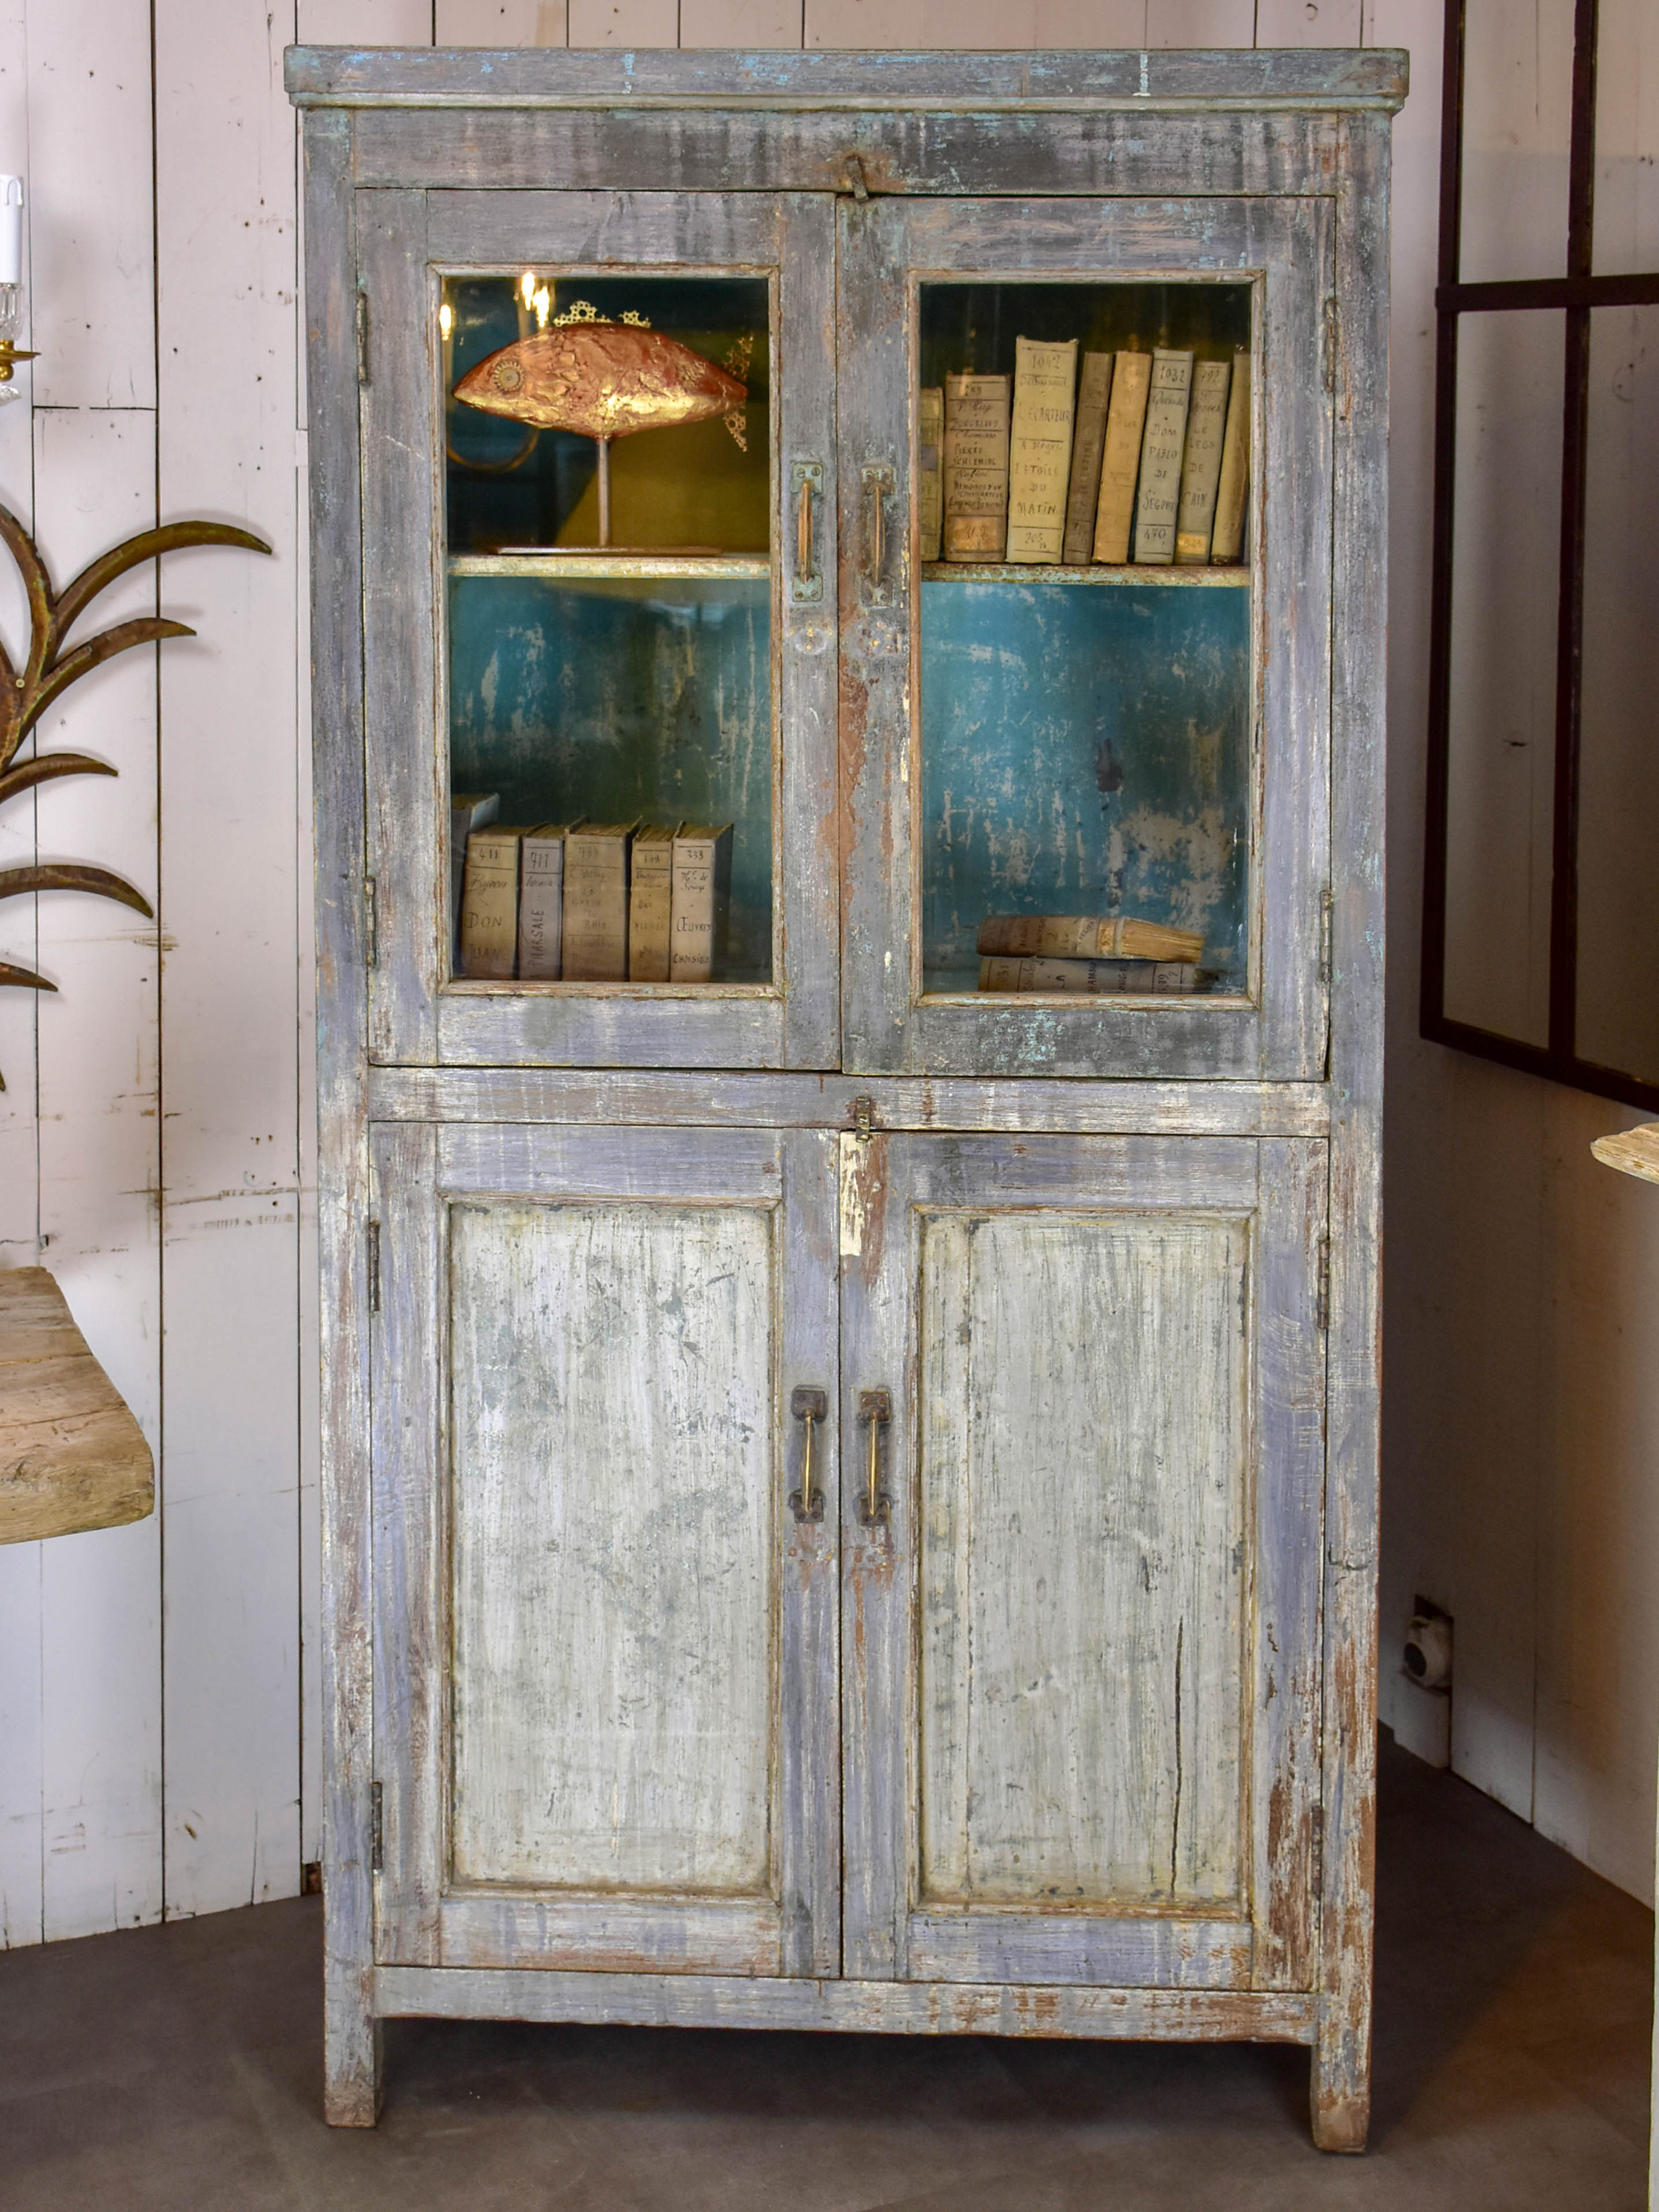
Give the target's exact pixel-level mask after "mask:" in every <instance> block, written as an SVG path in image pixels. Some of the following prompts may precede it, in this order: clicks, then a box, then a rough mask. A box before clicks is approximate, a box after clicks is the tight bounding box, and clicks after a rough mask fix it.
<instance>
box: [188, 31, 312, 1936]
mask: <svg viewBox="0 0 1659 2212" xmlns="http://www.w3.org/2000/svg"><path fill="white" fill-rule="evenodd" d="M291 27H292V15H291V13H290V15H289V30H290V31H291ZM284 40H285V33H284V30H283V24H282V21H281V19H280V17H273V16H272V15H271V14H270V11H269V10H268V9H267V8H266V7H265V6H264V4H263V0H228V4H227V5H225V6H223V7H222V8H221V9H220V10H219V11H218V14H217V16H216V30H215V35H214V37H213V38H212V40H209V41H206V42H204V40H203V39H202V36H201V20H200V10H199V8H198V7H197V4H196V0H160V4H158V6H157V8H156V10H155V67H156V115H157V126H158V145H157V164H156V221H157V241H156V256H157V291H158V299H159V305H160V316H161V327H162V330H163V332H164V334H165V335H164V341H163V345H162V349H161V377H160V386H159V392H160V410H159V418H158V419H159V426H160V427H159V445H160V453H159V465H160V480H161V511H162V513H163V515H164V516H165V517H167V518H168V519H171V518H173V517H175V516H183V515H198V514H207V515H212V516H214V517H216V518H218V519H222V520H228V521H233V522H234V523H236V524H237V525H239V526H241V527H242V528H245V529H251V530H252V531H254V532H256V533H258V535H260V536H262V537H264V538H266V539H268V540H269V541H270V542H271V543H272V544H274V546H275V549H276V550H275V555H274V557H272V558H270V559H266V558H264V557H262V556H258V555H256V554H251V553H247V552H243V551H240V550H229V549H226V548H223V547H207V548H201V549H197V550H190V551H185V552H183V553H177V554H173V555H170V556H168V558H167V562H165V563H164V564H163V570H162V586H161V588H162V595H163V603H164V605H166V607H167V610H168V611H170V612H173V613H174V614H175V615H176V616H177V617H179V619H181V620H184V621H187V622H189V623H191V625H192V626H193V627H194V628H195V629H197V631H198V633H199V635H198V636H197V638H196V639H194V640H192V641H189V642H188V643H185V642H183V641H178V642H174V643H173V644H172V645H170V646H168V647H167V648H166V649H165V650H164V651H163V652H162V653H161V656H160V658H161V851H162V854H163V866H162V873H161V922H162V926H163V928H164V929H165V932H166V933H167V939H168V941H169V946H170V950H169V952H168V957H167V981H166V989H165V992H164V994H163V998H162V1007H161V1016H162V1048H163V1057H164V1063H165V1066H166V1071H167V1118H166V1123H165V1134H164V1140H163V1143H164V1161H163V1175H164V1186H165V1189H166V1193H167V1200H166V1209H167V1211H166V1237H167V1294H166V1295H167V1366H166V1374H167V1420H166V1443H167V1500H168V1512H167V1559H166V1624H167V1626H166V1669H165V1673H166V1681H167V1796H168V1816H167V1836H168V1861H167V1910H168V1912H169V1913H170V1914H184V1913H190V1912H197V1911H213V1910H215V1909H216V1908H219V1907H222V1906H225V1905H237V1904H246V1903H248V1902H250V1901H258V1899H261V1898H263V1897H265V1896H289V1895H292V1894H294V1893H295V1891H296V1890H297V1888H298V1886H299V1809H298V1796H299V1774H298V1766H299V1762H298V1759H297V1756H296V1750H295V1742H294V1726H295V1712H296V1711H297V1707H298V1703H299V1697H300V1676H299V1584H298V1574H299V1528H298V1522H297V1513H298V1493H297V1486H296V1483H295V1463H296V1460H297V1456H298V1437H297V1432H296V1422H297V1416H298V1396H297V1385H296V1376H295V1368H296V1364H297V1363H298V1359H299V1356H300V1353H299V1312H298V1250H299V1196H298V1193H299V1172H300V1170H299V1159H298V1151H297V1130H298V1119H297V1112H296V1105H295V1102H296V1099H297V1095H298V1076H299V1070H298V1051H299V1035H298V1018H299V1010H298V1005H297V989H298V963H297V961H296V958H295V915H296V908H297V904H298V893H299V883H298V880H297V879H296V878H297V869H296V858H297V856H296V853H295V828H294V825H295V820H296V818H297V799H298V794H297V790H296V781H295V778H296V768H295V763H296V761H297V758H298V756H299V752H300V749H301V742H302V733H301V730H300V727H299V724H298V716H297V712H296V708H297V700H296V697H295V683H294V678H293V671H294V670H295V667H296V666H297V665H298V662H299V659H300V645H299V639H300V635H301V633H300V631H299V629H298V625H297V616H298V608H297V607H296V605H295V562H296V557H297V549H298V543H299V538H300V531H301V510H300V507H299V503H298V501H299V486H298V483H297V482H296V477H295V436H294V421H295V406H296V393H295V349H294V344H293V329H294V314H295V266H296V264H295V246H296V240H295V200H294V180H295V128H294V119H293V112H292V110H291V108H290V107H289V102H288V100H287V97H286V95H285V94H284V92H283V84H282V48H283V43H284ZM204 170H209V171H210V172H211V173H212V175H213V177H214V179H215V189H214V191H211V192H204V191H203V190H202V179H203V175H204ZM232 729H234V731H235V732H236V739H235V742H234V744H228V743H227V734H228V732H229V731H230V730H232ZM307 874H308V871H307ZM233 1716H234V1718H233Z"/></svg>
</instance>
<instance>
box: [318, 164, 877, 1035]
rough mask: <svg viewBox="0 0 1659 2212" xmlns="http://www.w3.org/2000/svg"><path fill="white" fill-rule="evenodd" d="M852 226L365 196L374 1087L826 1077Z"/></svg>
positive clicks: (605, 197) (496, 200)
mask: <svg viewBox="0 0 1659 2212" xmlns="http://www.w3.org/2000/svg"><path fill="white" fill-rule="evenodd" d="M832 228H833V219H832V216H831V213H830V210H829V204H827V203H826V202H825V201H823V200H822V199H807V198H799V197H796V198H791V197H781V196H772V197H762V196H758V195H756V196H749V195H744V196H741V197H730V198H724V197H716V196H712V195H704V196H699V195H688V196H680V195H669V194H636V195H625V194H624V195H617V194H614V193H602V194H586V193H580V192H569V193H551V192H550V193H516V192H515V193H467V192H433V193H417V192H409V193H405V192H383V191H376V192H368V193H365V194H363V195H362V198H361V201H360V232H359V238H360V270H361V274H362V302H363V309H362V312H363V323H364V330H363V336H364V358H363V371H364V375H365V377H366V384H365V389H364V394H363V422H364V431H363V453H364V464H363V465H364V495H365V505H366V515H365V522H366V530H365V538H366V560H365V569H366V599H367V643H366V665H365V696H366V705H367V713H368V761H369V807H368V815H369V836H370V848H371V849H370V858H369V870H370V872H371V874H372V875H373V877H374V892H375V902H376V922H377V935H378V939H379V946H378V956H379V957H378V962H377V965H376V969H375V974H374V989H373V993H372V1001H373V1012H372V1024H373V1042H374V1050H375V1053H376V1054H377V1056H379V1057H381V1058H384V1059H387V1060H404V1061H409V1060H416V1061H419V1060H434V1059H435V1060H441V1061H447V1062H451V1063H453V1062H463V1063H465V1062H471V1063H478V1062H489V1063H496V1064H502V1063H505V1064H536V1063H542V1064H574V1065H587V1066H606V1065H627V1064H634V1065H650V1064H665V1065H679V1066H700V1065H702V1066H707V1065H720V1066H825V1065H829V1064H832V1063H833V1060H834V1056H835V1054H836V1028H837V1021H836V942H835V931H836V882H835V870H834V847H833V842H832V840H831V837H830V836H829V827H830V825H831V824H832V823H833V817H834V779H833V769H832V750H833V737H832V705H831V702H832V700H833V694H834V684H835V655H834V653H833V650H831V647H832V643H833V636H834V609H835V580H834V567H833V555H834V527H833V516H832V513H831V507H832V505H833V502H832V501H831V500H830V499H829V498H828V497H827V496H826V492H827V489H828V485H829V468H830V465H831V459H832V454H831V442H830V441H831V435H832V428H833V425H832V420H831V394H832V392H833V364H832V362H831V360H830V358H829V301H830V299H831V296H832V288H833V250H832Z"/></svg>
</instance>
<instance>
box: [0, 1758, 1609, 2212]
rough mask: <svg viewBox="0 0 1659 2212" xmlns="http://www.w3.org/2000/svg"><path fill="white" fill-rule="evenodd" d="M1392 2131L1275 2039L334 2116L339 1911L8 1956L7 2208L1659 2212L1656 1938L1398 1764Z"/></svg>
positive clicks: (583, 2047) (1382, 2085)
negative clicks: (1320, 2119)
mask: <svg viewBox="0 0 1659 2212" xmlns="http://www.w3.org/2000/svg"><path fill="white" fill-rule="evenodd" d="M1383 1753H1384V1756H1383V1793H1382V1820H1381V1842H1380V1854H1381V1868H1380V1874H1379V1899H1378V1929H1377V2027H1376V2124H1375V2128H1374V2130H1373V2135H1372V2148H1371V2150H1370V2154H1368V2155H1367V2156H1366V2157H1364V2158H1363V2159H1331V2158H1324V2157H1322V2156H1321V2155H1320V2154H1318V2153H1317V2152H1316V2151H1315V2150H1314V2149H1313V2148H1311V2147H1310V2142H1309V2138H1308V2130H1307V2120H1306V2106H1307V2075H1308V2067H1307V2060H1306V2057H1305V2055H1304V2054H1303V2053H1300V2052H1297V2051H1287V2050H1280V2049H1274V2048H1267V2047H1263V2048H1260V2049H1254V2048H1250V2047H1248V2046H1243V2047H1237V2048H1199V2047H1190V2048H1183V2047H1182V2046H1179V2045H1122V2044H1117V2045H1113V2044H1095V2045H1078V2044H1070V2045H1067V2044H1059V2043H1045V2044H1037V2043H1017V2042H1008V2041H1002V2040H999V2039H991V2038H973V2039H960V2040H955V2041H952V2040H947V2039H939V2040H922V2039H917V2040H908V2039H896V2038H895V2039H888V2038H882V2037H873V2036H851V2037H836V2036H804V2035H775V2034H766V2035H744V2034H739V2033H726V2034H721V2033H702V2032H697V2033H686V2032H675V2031H672V2030H653V2029H645V2028H609V2029H593V2028H579V2027H522V2026H513V2025H505V2024H488V2025H478V2026H474V2025H468V2024H455V2023H445V2022H438V2021H402V2022H396V2023H393V2024H392V2026H391V2027H389V2029H388V2031H387V2037H386V2043H387V2052H386V2056H387V2093H386V2113H385V2117H384V2118H383V2119H382V2120H381V2123H380V2127H379V2128H378V2129H377V2130H375V2131H374V2133H372V2134H370V2133H355V2132H344V2133H340V2132H331V2130H328V2129H326V2128H325V2127H324V2126H323V2124H322V2122H321V2120H320V2118H319V2069H320V2063H321V2060H320V2038H319V1937H320V1918H319V1906H318V1904H317V1901H316V1900H315V1899H298V1900H295V1902H293V1903H291V1904H284V1905H264V1906H261V1907H258V1909H256V1910H254V1911H241V1912H227V1913H221V1914H218V1915H216V1916H214V1917H211V1918H208V1919H203V1920H195V1921H184V1922H175V1923H171V1924H170V1925H167V1926H166V1927H161V1928H148V1929H135V1930H133V1931H132V1932H131V1933H128V1934H122V1935H115V1936H94V1937H91V1938H89V1939H88V1940H87V1941H86V1942H78V1943H60V1944H52V1945H50V1946H47V1947H46V1948H39V1949H30V1950H22V1951H13V1952H9V1953H7V1954H3V1955H0V2206H3V2207H4V2208H5V2212H47V2208H50V2212H106V2208H107V2212H128V2208H131V2212H150V2208H152V2207H153V2208H157V2212H160V2208H163V2207H165V2208H167V2212H196V2208H198V2207H199V2208H202V2212H253V2208H258V2212H301V2208H303V2212H313V2208H317V2209H318V2212H359V2208H362V2212H369V2209H370V2208H373V2212H448V2208H451V2207H455V2208H461V2207H465V2212H508V2208H511V2212H521V2208H532V2207H533V2208H538V2212H539V2208H542V2207H548V2208H559V2212H669V2208H672V2212H702V2208H708V2212H750V2208H761V2207H765V2208H767V2212H781V2208H788V2212H797V2208H799V2212H870V2208H875V2207H883V2208H887V2212H901V2208H911V2209H912V2212H923V2208H927V2212H1084V2208H1088V2212H1142V2208H1146V2207H1151V2206H1159V2207H1179V2208H1182V2212H1208V2208H1211V2207H1216V2208H1221V2207H1225V2208H1227V2212H1256V2208H1261V2212H1268V2208H1271V2209H1272V2212H1300V2208H1302V2207H1306V2206H1322V2207H1323V2206H1337V2207H1346V2206H1357V2207H1367V2208H1369V2207H1386V2208H1388V2212H1482V2209H1483V2208H1486V2207H1492V2208H1494V2209H1495V2212H1496V2208H1502V2212H1534V2208H1536V2212H1546V2208H1547V2212H1575V2208H1577V2207H1580V2206H1583V2207H1591V2206H1594V2207H1597V2208H1602V2207H1606V2208H1610V2212H1611V2208H1620V2212H1623V2209H1624V2208H1629V2212H1636V2208H1638V2207H1640V2206H1642V2205H1644V2204H1645V2203H1646V2195H1645V2188H1644V2176H1645V2171H1646V2155H1647V2148H1646V2147H1647V2107H1648V2035H1649V2019H1650V1997H1651V1988H1652V1957H1653V1921H1652V1917H1651V1915H1650V1914H1649V1913H1647V1912H1645V1911H1644V1910H1643V1909H1642V1908H1641V1907H1640V1906H1639V1905H1636V1904H1634V1903H1633V1902H1632V1900H1631V1899H1629V1898H1627V1897H1626V1896H1624V1895H1623V1894H1622V1893H1620V1892H1619V1891H1618V1890H1615V1889H1613V1888H1612V1887H1609V1886H1608V1885H1607V1883H1606V1882H1603V1881H1598V1880H1597V1879H1596V1878H1595V1876H1594V1875H1590V1874H1588V1873H1587V1872H1585V1870H1584V1869H1583V1868H1582V1867H1579V1866H1577V1865H1576V1864H1575V1863H1574V1862H1573V1861H1572V1860H1571V1859H1570V1858H1568V1857H1566V1856H1565V1854H1564V1853H1563V1852H1560V1851H1558V1850H1554V1849H1553V1848H1552V1846H1551V1845H1549V1844H1546V1843H1544V1842H1542V1841H1541V1839H1540V1838H1538V1837H1537V1836H1536V1835H1535V1834H1534V1832H1532V1831H1531V1830H1530V1829H1529V1828H1527V1827H1525V1826H1522V1823H1521V1822H1520V1821H1518V1820H1512V1819H1511V1818H1510V1816H1509V1815H1508V1814H1505V1813H1504V1812H1502V1811H1500V1810H1499V1809H1498V1807H1497V1806H1495V1805H1493V1804H1492V1803H1491V1802H1489V1801H1488V1800H1487V1799H1486V1798H1483V1797H1481V1796H1479V1795H1478V1794H1477V1793H1476V1792H1475V1791H1474V1790H1470V1789H1468V1788H1467V1787H1466V1786H1465V1785H1464V1784H1462V1783H1459V1782H1456V1781H1454V1780H1452V1779H1451V1778H1449V1777H1448V1776H1445V1775H1439V1774H1434V1773H1431V1771H1429V1770H1428V1769H1427V1768H1426V1767H1424V1766H1421V1765H1419V1764H1418V1763H1417V1762H1416V1761H1415V1760H1413V1759H1409V1758H1408V1757H1407V1756H1406V1754H1405V1753H1401V1752H1398V1751H1396V1750H1395V1749H1394V1747H1392V1745H1391V1744H1390V1743H1389V1741H1388V1739H1387V1738H1386V1737H1385V1738H1384V1741H1383Z"/></svg>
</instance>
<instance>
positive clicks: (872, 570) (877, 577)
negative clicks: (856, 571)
mask: <svg viewBox="0 0 1659 2212" xmlns="http://www.w3.org/2000/svg"><path fill="white" fill-rule="evenodd" d="M859 477H860V482H861V483H862V484H863V486H864V574H863V575H862V576H861V577H860V580H859V590H860V596H861V598H862V599H863V600H864V604H865V605H866V606H867V607H886V606H890V605H892V603H893V587H892V586H891V585H890V583H889V582H888V580H887V502H888V501H889V500H890V499H891V497H892V496H893V471H892V468H891V466H890V465H889V463H887V462H886V461H866V463H865V464H864V466H863V467H862V468H861V469H860V471H859Z"/></svg>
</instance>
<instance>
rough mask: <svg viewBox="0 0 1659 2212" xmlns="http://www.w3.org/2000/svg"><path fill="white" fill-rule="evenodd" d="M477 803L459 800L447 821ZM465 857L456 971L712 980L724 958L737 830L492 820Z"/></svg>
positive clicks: (474, 836) (473, 835) (467, 837)
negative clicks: (515, 823)
mask: <svg viewBox="0 0 1659 2212" xmlns="http://www.w3.org/2000/svg"><path fill="white" fill-rule="evenodd" d="M476 805H477V801H476V800H472V799H459V798H458V799H456V800H455V802H454V805H453V811H452V823H454V822H455V820H456V817H461V810H462V809H463V808H464V807H473V806H476ZM454 834H455V836H456V842H457V845H458V846H459V848H460V850H461V851H462V852H463V853H464V854H465V858H464V860H463V863H462V873H461V885H460V894H459V902H458V918H457V922H456V929H455V967H456V973H457V974H458V975H465V976H469V977H485V978H489V979H490V980H493V981H513V980H516V981H520V982H546V983H556V982H565V983H577V982H580V983H622V982H628V983H708V982H712V981H714V979H715V973H716V970H717V969H718V968H719V966H720V962H721V960H722V958H723V957H724V954H725V949H726V921H727V917H728V914H729V909H730V899H731V886H732V824H731V823H729V822H728V823H725V824H724V825H723V826H721V827H718V828H716V827H713V826H701V825H698V824H696V823H690V822H677V823H667V824H647V823H639V822H586V821H580V822H571V823H560V822H543V823H536V824H534V825H532V826H529V827H523V828H517V829H513V828H507V827H506V826H504V825H503V824H501V823H499V822H496V821H495V820H493V819H487V820H486V821H485V823H483V826H482V827H474V828H471V829H468V828H466V827H465V819H464V817H462V819H461V823H460V826H459V827H458V828H456V829H455V830H454Z"/></svg>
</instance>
